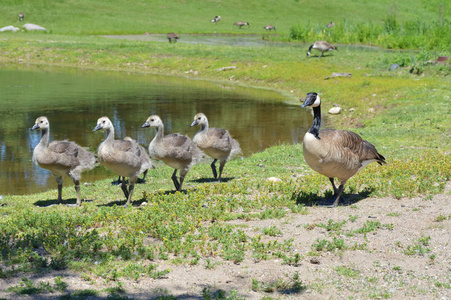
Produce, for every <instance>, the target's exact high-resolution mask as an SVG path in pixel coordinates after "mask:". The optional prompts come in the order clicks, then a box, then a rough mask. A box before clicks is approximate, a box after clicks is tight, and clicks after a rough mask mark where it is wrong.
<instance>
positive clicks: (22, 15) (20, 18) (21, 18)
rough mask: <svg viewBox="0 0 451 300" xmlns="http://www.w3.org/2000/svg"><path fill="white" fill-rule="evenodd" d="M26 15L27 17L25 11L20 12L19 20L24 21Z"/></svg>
mask: <svg viewBox="0 0 451 300" xmlns="http://www.w3.org/2000/svg"><path fill="white" fill-rule="evenodd" d="M24 17H25V15H24V14H23V13H20V14H19V21H20V22H22V21H23V18H24Z"/></svg>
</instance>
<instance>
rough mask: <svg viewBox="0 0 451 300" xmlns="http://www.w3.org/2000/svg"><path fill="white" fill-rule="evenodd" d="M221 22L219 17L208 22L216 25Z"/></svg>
mask: <svg viewBox="0 0 451 300" xmlns="http://www.w3.org/2000/svg"><path fill="white" fill-rule="evenodd" d="M219 21H221V16H216V17H214V18H213V19H211V21H210V22H212V23H215V24H218V22H219Z"/></svg>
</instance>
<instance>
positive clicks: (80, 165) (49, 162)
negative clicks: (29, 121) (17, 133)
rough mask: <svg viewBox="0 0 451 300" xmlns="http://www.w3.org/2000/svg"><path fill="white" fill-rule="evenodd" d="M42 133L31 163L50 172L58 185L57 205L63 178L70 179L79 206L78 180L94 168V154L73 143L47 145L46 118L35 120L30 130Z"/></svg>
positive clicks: (57, 142) (48, 125) (55, 142)
mask: <svg viewBox="0 0 451 300" xmlns="http://www.w3.org/2000/svg"><path fill="white" fill-rule="evenodd" d="M36 129H39V130H41V132H42V136H41V140H40V141H39V144H38V145H37V146H36V147H35V148H34V150H33V161H34V162H35V163H36V164H37V165H38V166H39V167H41V168H44V169H47V170H49V171H50V172H52V174H53V176H54V177H55V180H56V183H57V184H58V203H62V201H63V200H62V189H63V176H64V175H67V176H69V177H70V179H72V181H73V182H74V185H75V192H76V193H77V205H78V206H80V205H81V197H80V179H81V173H82V172H83V171H87V170H91V169H93V168H94V166H95V162H96V159H95V157H94V154H92V153H91V152H89V151H86V150H85V149H84V148H82V147H80V146H79V145H77V144H76V143H74V142H69V141H52V142H51V143H49V134H50V123H49V120H48V119H47V117H44V116H41V117H39V118H37V119H36V122H35V123H34V126H33V127H32V128H31V130H36Z"/></svg>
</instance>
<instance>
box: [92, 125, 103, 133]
mask: <svg viewBox="0 0 451 300" xmlns="http://www.w3.org/2000/svg"><path fill="white" fill-rule="evenodd" d="M100 129H102V125H100V124H97V126H96V128H94V130H93V131H97V130H100Z"/></svg>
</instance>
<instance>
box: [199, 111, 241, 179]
mask: <svg viewBox="0 0 451 300" xmlns="http://www.w3.org/2000/svg"><path fill="white" fill-rule="evenodd" d="M195 125H199V126H200V130H199V131H198V132H197V133H196V134H195V135H194V138H193V142H194V143H195V144H196V145H197V146H198V147H199V148H200V149H201V150H202V151H204V152H205V153H206V154H207V155H208V156H211V157H212V158H213V162H212V163H211V170H212V171H213V177H214V178H215V179H218V181H221V176H222V171H223V169H224V166H225V164H226V162H227V161H229V160H230V159H231V158H232V157H234V156H235V155H237V154H239V153H241V148H240V144H239V143H238V142H237V141H236V140H235V139H233V138H232V137H230V134H229V132H228V131H227V130H225V129H221V128H209V127H208V119H207V117H206V116H205V115H204V114H203V113H198V114H196V115H195V116H194V121H193V123H191V127H192V126H195ZM218 160H219V176H218V174H217V172H216V166H215V164H216V162H217V161H218Z"/></svg>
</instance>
